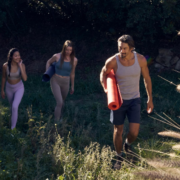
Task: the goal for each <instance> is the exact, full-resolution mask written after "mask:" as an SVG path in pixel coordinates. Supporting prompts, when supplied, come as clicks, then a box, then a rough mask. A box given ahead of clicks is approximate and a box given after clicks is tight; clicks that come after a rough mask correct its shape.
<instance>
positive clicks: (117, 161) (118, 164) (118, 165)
mask: <svg viewBox="0 0 180 180" xmlns="http://www.w3.org/2000/svg"><path fill="white" fill-rule="evenodd" d="M116 157H117V158H116V163H115V164H114V167H113V169H114V170H120V169H121V163H122V161H123V159H122V157H121V156H116Z"/></svg>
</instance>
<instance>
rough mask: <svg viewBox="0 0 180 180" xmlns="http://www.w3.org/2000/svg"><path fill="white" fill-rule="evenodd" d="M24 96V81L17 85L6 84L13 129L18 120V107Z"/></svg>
mask: <svg viewBox="0 0 180 180" xmlns="http://www.w3.org/2000/svg"><path fill="white" fill-rule="evenodd" d="M23 94H24V84H23V82H22V81H20V82H18V83H17V84H13V85H12V84H9V83H8V82H6V95H7V98H8V101H9V103H10V106H11V129H14V128H15V127H16V123H17V119H18V107H19V104H20V102H21V99H22V97H23Z"/></svg>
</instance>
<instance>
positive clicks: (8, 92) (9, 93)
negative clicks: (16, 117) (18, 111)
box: [5, 86, 14, 113]
mask: <svg viewBox="0 0 180 180" xmlns="http://www.w3.org/2000/svg"><path fill="white" fill-rule="evenodd" d="M5 92H6V96H7V99H8V101H9V104H10V109H11V107H12V102H13V98H14V91H13V89H11V88H9V87H7V86H6V90H5ZM11 113H12V112H11Z"/></svg>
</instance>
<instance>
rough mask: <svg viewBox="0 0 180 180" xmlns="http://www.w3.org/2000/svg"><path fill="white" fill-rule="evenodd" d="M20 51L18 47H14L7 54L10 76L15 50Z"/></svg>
mask: <svg viewBox="0 0 180 180" xmlns="http://www.w3.org/2000/svg"><path fill="white" fill-rule="evenodd" d="M17 51H18V52H19V50H18V49H17V48H12V49H10V50H9V52H8V55H7V63H8V68H9V75H8V76H9V77H10V72H11V62H12V57H13V55H14V53H15V52H17Z"/></svg>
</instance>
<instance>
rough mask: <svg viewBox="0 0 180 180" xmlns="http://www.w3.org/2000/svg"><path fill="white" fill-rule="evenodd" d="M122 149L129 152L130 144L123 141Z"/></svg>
mask: <svg viewBox="0 0 180 180" xmlns="http://www.w3.org/2000/svg"><path fill="white" fill-rule="evenodd" d="M123 150H124V152H125V153H131V146H130V145H128V144H126V143H124V146H123Z"/></svg>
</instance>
